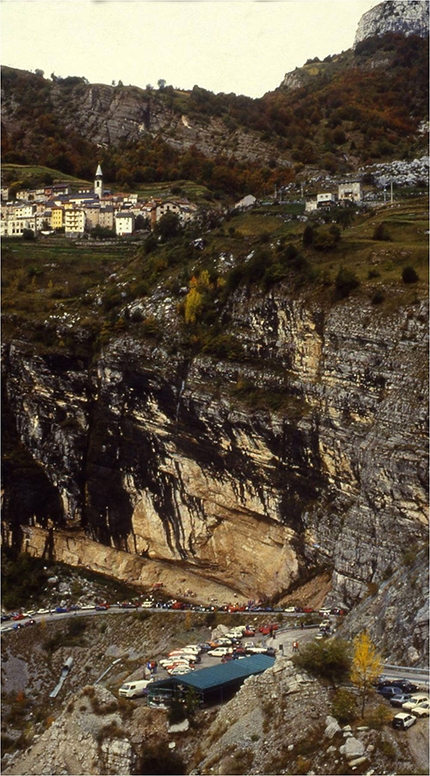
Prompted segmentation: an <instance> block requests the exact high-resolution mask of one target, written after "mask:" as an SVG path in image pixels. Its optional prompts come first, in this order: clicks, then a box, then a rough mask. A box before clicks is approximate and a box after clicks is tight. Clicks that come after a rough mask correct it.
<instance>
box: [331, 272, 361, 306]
mask: <svg viewBox="0 0 430 776" xmlns="http://www.w3.org/2000/svg"><path fill="white" fill-rule="evenodd" d="M359 285H360V281H359V279H358V277H357V275H356V274H355V272H353V271H352V270H350V269H348V268H347V267H341V268H340V269H339V272H338V273H337V275H336V279H335V288H336V296H337V297H338V298H340V299H345V298H346V297H348V296H349V295H350V293H351V291H353V290H354V289H355V288H358V286H359Z"/></svg>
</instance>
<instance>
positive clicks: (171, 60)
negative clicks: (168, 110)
mask: <svg viewBox="0 0 430 776" xmlns="http://www.w3.org/2000/svg"><path fill="white" fill-rule="evenodd" d="M377 4H378V0H281V1H280V2H276V1H274V2H272V1H271V0H236V1H235V2H230V0H203V1H202V2H200V0H188V1H187V2H184V1H183V0H1V1H0V21H1V49H0V51H1V64H3V65H9V66H10V67H16V68H20V69H22V70H32V71H34V70H36V69H40V70H43V71H44V73H45V77H46V78H49V77H50V76H51V74H52V73H55V75H57V76H61V77H63V78H65V77H66V76H84V77H85V78H87V79H88V80H89V81H90V82H91V83H104V84H111V83H112V81H115V82H118V81H119V80H121V81H122V82H123V83H124V85H129V84H133V85H135V86H140V87H142V88H144V87H146V85H147V84H152V85H153V86H155V87H156V86H157V82H158V81H159V80H160V79H163V80H165V81H166V83H167V84H171V85H172V86H174V87H176V88H181V89H192V88H193V86H194V85H195V84H197V85H198V86H201V87H203V88H204V89H208V90H209V91H212V92H215V93H217V92H226V93H229V92H235V93H236V94H245V95H248V96H250V97H261V96H262V95H263V94H265V92H267V91H271V90H273V89H276V87H277V86H279V84H280V83H281V81H282V79H283V77H284V75H285V73H287V72H290V71H291V70H294V68H295V67H301V66H302V65H303V64H304V63H305V62H306V60H307V59H310V58H312V59H313V58H314V57H319V58H320V59H324V57H326V56H328V55H329V54H339V53H340V52H341V51H345V50H346V49H348V48H351V46H352V45H353V42H354V37H355V33H356V30H357V25H358V22H359V20H360V18H361V16H362V15H363V13H365V12H366V11H368V10H369V9H370V8H372V7H374V6H375V5H377Z"/></svg>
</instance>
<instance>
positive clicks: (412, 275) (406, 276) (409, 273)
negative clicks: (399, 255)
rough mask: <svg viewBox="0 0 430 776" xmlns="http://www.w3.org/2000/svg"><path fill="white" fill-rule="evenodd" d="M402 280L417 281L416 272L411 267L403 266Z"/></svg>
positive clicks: (405, 281)
mask: <svg viewBox="0 0 430 776" xmlns="http://www.w3.org/2000/svg"><path fill="white" fill-rule="evenodd" d="M402 280H403V282H404V283H417V282H418V280H419V277H418V274H417V272H416V271H415V270H414V268H413V267H410V266H408V267H405V268H404V270H403V272H402Z"/></svg>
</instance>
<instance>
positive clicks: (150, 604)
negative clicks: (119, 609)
mask: <svg viewBox="0 0 430 776" xmlns="http://www.w3.org/2000/svg"><path fill="white" fill-rule="evenodd" d="M140 605H141V607H142V609H152V607H153V606H154V601H143V602H142V603H141V604H140Z"/></svg>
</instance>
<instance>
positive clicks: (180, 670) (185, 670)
mask: <svg viewBox="0 0 430 776" xmlns="http://www.w3.org/2000/svg"><path fill="white" fill-rule="evenodd" d="M192 670H193V669H192V668H191V666H188V667H186V666H175V668H170V669H169V668H168V669H167V673H168V674H170V676H182V675H183V674H189V673H190V671H192Z"/></svg>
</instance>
